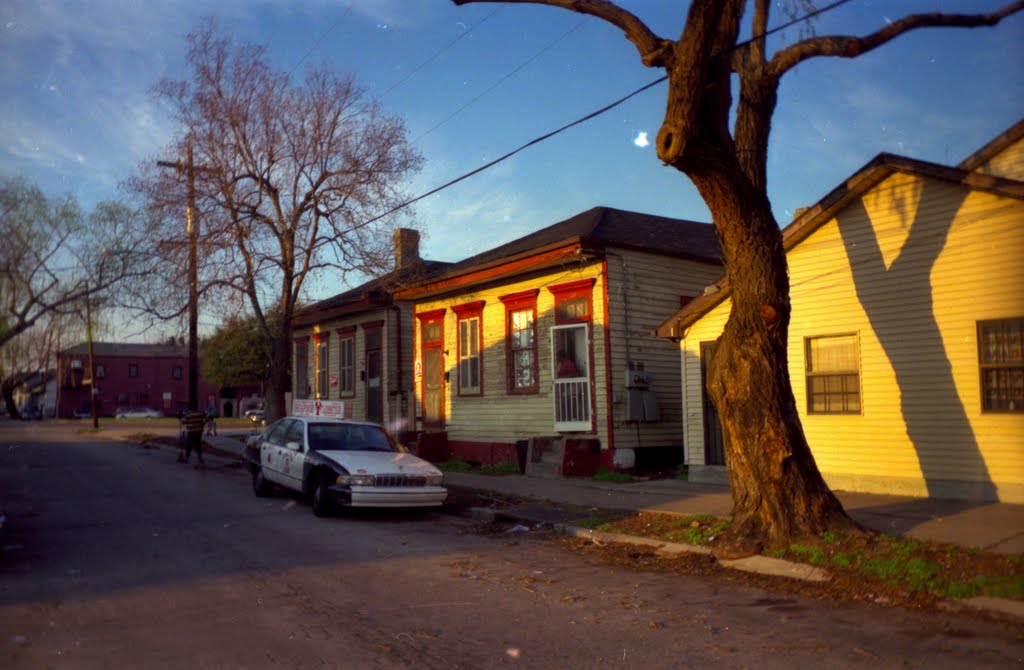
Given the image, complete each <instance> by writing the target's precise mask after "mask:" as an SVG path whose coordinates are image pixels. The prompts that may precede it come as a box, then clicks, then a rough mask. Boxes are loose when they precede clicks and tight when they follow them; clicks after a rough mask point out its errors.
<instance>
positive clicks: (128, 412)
mask: <svg viewBox="0 0 1024 670" xmlns="http://www.w3.org/2000/svg"><path fill="white" fill-rule="evenodd" d="M162 417H163V412H160V411H158V410H155V409H152V408H151V407H118V408H117V411H115V412H114V418H116V419H160V418H162Z"/></svg>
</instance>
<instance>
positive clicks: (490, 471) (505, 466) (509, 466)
mask: <svg viewBox="0 0 1024 670" xmlns="http://www.w3.org/2000/svg"><path fill="white" fill-rule="evenodd" d="M480 473H481V474H484V475H518V474H519V464H518V463H513V462H511V461H502V462H500V463H493V464H491V465H485V466H483V467H482V468H480Z"/></svg>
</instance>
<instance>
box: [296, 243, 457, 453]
mask: <svg viewBox="0 0 1024 670" xmlns="http://www.w3.org/2000/svg"><path fill="white" fill-rule="evenodd" d="M419 240H420V235H419V233H418V232H417V231H415V230H412V229H408V228H399V229H398V230H396V231H395V234H394V242H395V269H394V270H393V271H391V272H390V273H388V274H386V275H384V276H382V277H379V278H377V279H373V280H371V281H368V282H366V283H364V284H362V285H361V286H357V287H356V288H353V289H351V290H349V291H345V292H344V293H339V294H338V295H335V296H333V297H331V298H327V299H326V300H321V301H320V302H317V303H314V304H312V305H309V306H308V307H306V308H304V309H302V310H299V311H298V312H296V314H295V316H294V317H293V318H292V337H293V356H294V358H293V361H292V363H293V367H292V370H293V371H294V372H293V377H292V397H293V398H308V399H315V400H340V401H342V402H343V403H344V416H345V417H346V418H352V419H359V420H365V421H374V422H377V423H382V424H386V425H387V426H388V427H389V428H391V429H392V430H393V431H394V432H396V433H399V434H400V433H401V432H402V431H405V430H406V429H407V427H408V426H409V425H411V416H412V412H413V405H412V403H411V402H410V398H411V397H412V372H411V367H412V365H411V361H412V305H411V304H410V303H403V302H400V301H396V300H394V297H393V291H394V290H395V289H396V288H400V287H403V286H408V285H410V284H413V283H416V282H419V281H423V280H424V279H426V278H429V277H430V276H432V275H433V274H436V273H437V272H439V271H441V270H443V269H444V268H446V267H448V265H450V264H449V263H443V262H439V261H428V260H423V259H421V258H420V254H419ZM289 406H290V402H289Z"/></svg>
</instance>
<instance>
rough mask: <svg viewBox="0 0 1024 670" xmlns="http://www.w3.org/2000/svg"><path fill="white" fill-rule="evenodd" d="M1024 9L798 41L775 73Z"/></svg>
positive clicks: (923, 19) (916, 17) (934, 17)
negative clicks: (916, 33)
mask: <svg viewBox="0 0 1024 670" xmlns="http://www.w3.org/2000/svg"><path fill="white" fill-rule="evenodd" d="M1022 9H1024V0H1018V1H1017V2H1013V3H1011V4H1009V5H1007V6H1005V7H1003V8H1002V9H1000V10H998V11H995V12H991V13H989V14H942V13H938V12H935V13H930V14H911V15H909V16H904V17H903V18H902V19H899V20H898V21H894V22H892V23H890V24H889V25H887V26H886V27H885V28H882V29H881V30H879V31H877V32H874V33H872V34H870V35H866V36H864V37H852V36H845V35H832V36H824V37H815V38H811V39H807V40H804V41H802V42H797V43H796V44H793V45H791V46H789V47H787V48H785V49H783V50H781V51H779V52H778V53H777V54H775V56H774V57H773V58H772V60H771V70H772V74H773V75H774V76H775V77H776V78H777V77H780V76H782V74H783V73H785V72H787V71H788V70H791V69H792V68H793V67H795V66H796V65H798V64H799V63H801V62H803V61H805V60H808V59H810V58H815V57H817V56H837V57H840V58H856V57H857V56H860V55H862V54H865V53H867V52H868V51H871V50H872V49H875V48H876V47H879V46H881V45H883V44H885V43H886V42H888V41H890V40H892V39H893V38H896V37H899V36H900V35H902V34H903V33H906V32H909V31H911V30H916V29H918V28H936V27H939V28H942V27H946V28H977V27H980V26H994V25H996V24H997V23H999V22H1000V21H1002V20H1003V19H1004V18H1006V17H1007V16H1010V15H1011V14H1015V13H1017V12H1019V11H1021V10H1022Z"/></svg>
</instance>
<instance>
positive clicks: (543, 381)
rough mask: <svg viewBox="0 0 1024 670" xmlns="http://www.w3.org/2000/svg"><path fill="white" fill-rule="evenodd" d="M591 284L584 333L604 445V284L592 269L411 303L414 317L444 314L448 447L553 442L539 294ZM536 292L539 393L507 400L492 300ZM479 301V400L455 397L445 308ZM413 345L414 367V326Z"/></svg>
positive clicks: (500, 329)
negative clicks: (591, 358) (473, 443)
mask: <svg viewBox="0 0 1024 670" xmlns="http://www.w3.org/2000/svg"><path fill="white" fill-rule="evenodd" d="M590 277H594V278H595V279H596V282H595V285H594V289H593V322H592V329H591V333H590V337H591V341H592V343H593V356H594V372H593V373H592V375H591V380H592V382H593V384H592V394H593V395H594V398H595V400H596V412H595V416H596V417H598V419H597V421H596V432H594V433H585V434H583V435H584V436H590V437H596V438H598V439H600V440H601V443H602V444H606V443H607V430H606V427H605V424H604V422H603V421H602V420H601V418H600V417H603V416H605V412H606V411H607V408H606V402H605V384H604V379H603V375H602V374H600V371H602V370H603V369H604V366H603V360H604V355H605V347H604V333H603V330H602V328H603V324H602V318H603V314H604V278H603V276H602V274H601V266H600V264H591V265H589V266H573V267H570V268H568V269H564V270H563V269H559V270H556V271H553V272H549V273H546V274H542V275H535V276H532V277H530V278H529V279H523V280H520V281H516V282H510V283H504V284H500V285H496V286H490V287H487V288H483V289H480V290H477V291H473V292H467V293H462V294H460V295H458V296H457V297H455V298H449V297H446V298H443V299H439V300H431V301H424V302H420V303H417V305H416V312H417V313H423V312H431V311H434V310H437V309H441V308H445V318H444V350H446V351H447V352H448V355H447V356H445V370H446V371H447V372H448V373H449V377H450V380H449V381H448V382H446V383H445V392H444V403H445V410H444V411H445V429H446V430H447V433H448V439H449V440H457V441H478V442H505V443H510V442H514V441H516V440H522V439H526V438H529V437H537V436H547V435H555V434H556V432H555V429H554V410H553V406H552V402H553V401H552V396H551V388H552V383H553V377H554V376H553V374H552V362H551V340H550V335H549V333H550V330H551V326H553V325H554V323H555V318H554V312H553V310H554V296H553V295H552V294H551V292H550V291H548V290H547V287H549V286H557V285H559V284H564V283H568V282H572V281H578V280H580V279H586V278H590ZM537 288H539V289H540V291H539V293H538V294H537V320H536V324H535V325H536V333H537V381H538V389H539V391H538V392H537V393H535V394H528V395H509V393H508V390H507V382H506V363H505V360H506V355H505V305H504V303H502V302H501V300H500V299H499V296H503V295H509V294H514V293H519V292H520V291H527V290H531V289H537ZM481 300H482V301H484V308H483V315H482V324H481V329H482V333H483V347H482V349H481V352H482V356H483V368H482V369H483V376H482V379H483V395H482V396H459V395H458V320H457V318H458V317H457V315H456V314H455V313H454V312H453V311H452V309H451V308H452V306H453V305H454V306H458V305H463V304H467V303H472V302H477V301H481ZM414 337H415V340H414V343H415V351H416V356H417V360H419V356H420V354H419V345H420V332H419V324H418V323H417V324H416V330H415V332H414ZM421 393H422V384H421V380H416V403H417V414H419V415H422V406H421V405H420V401H421V400H422V395H421Z"/></svg>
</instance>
